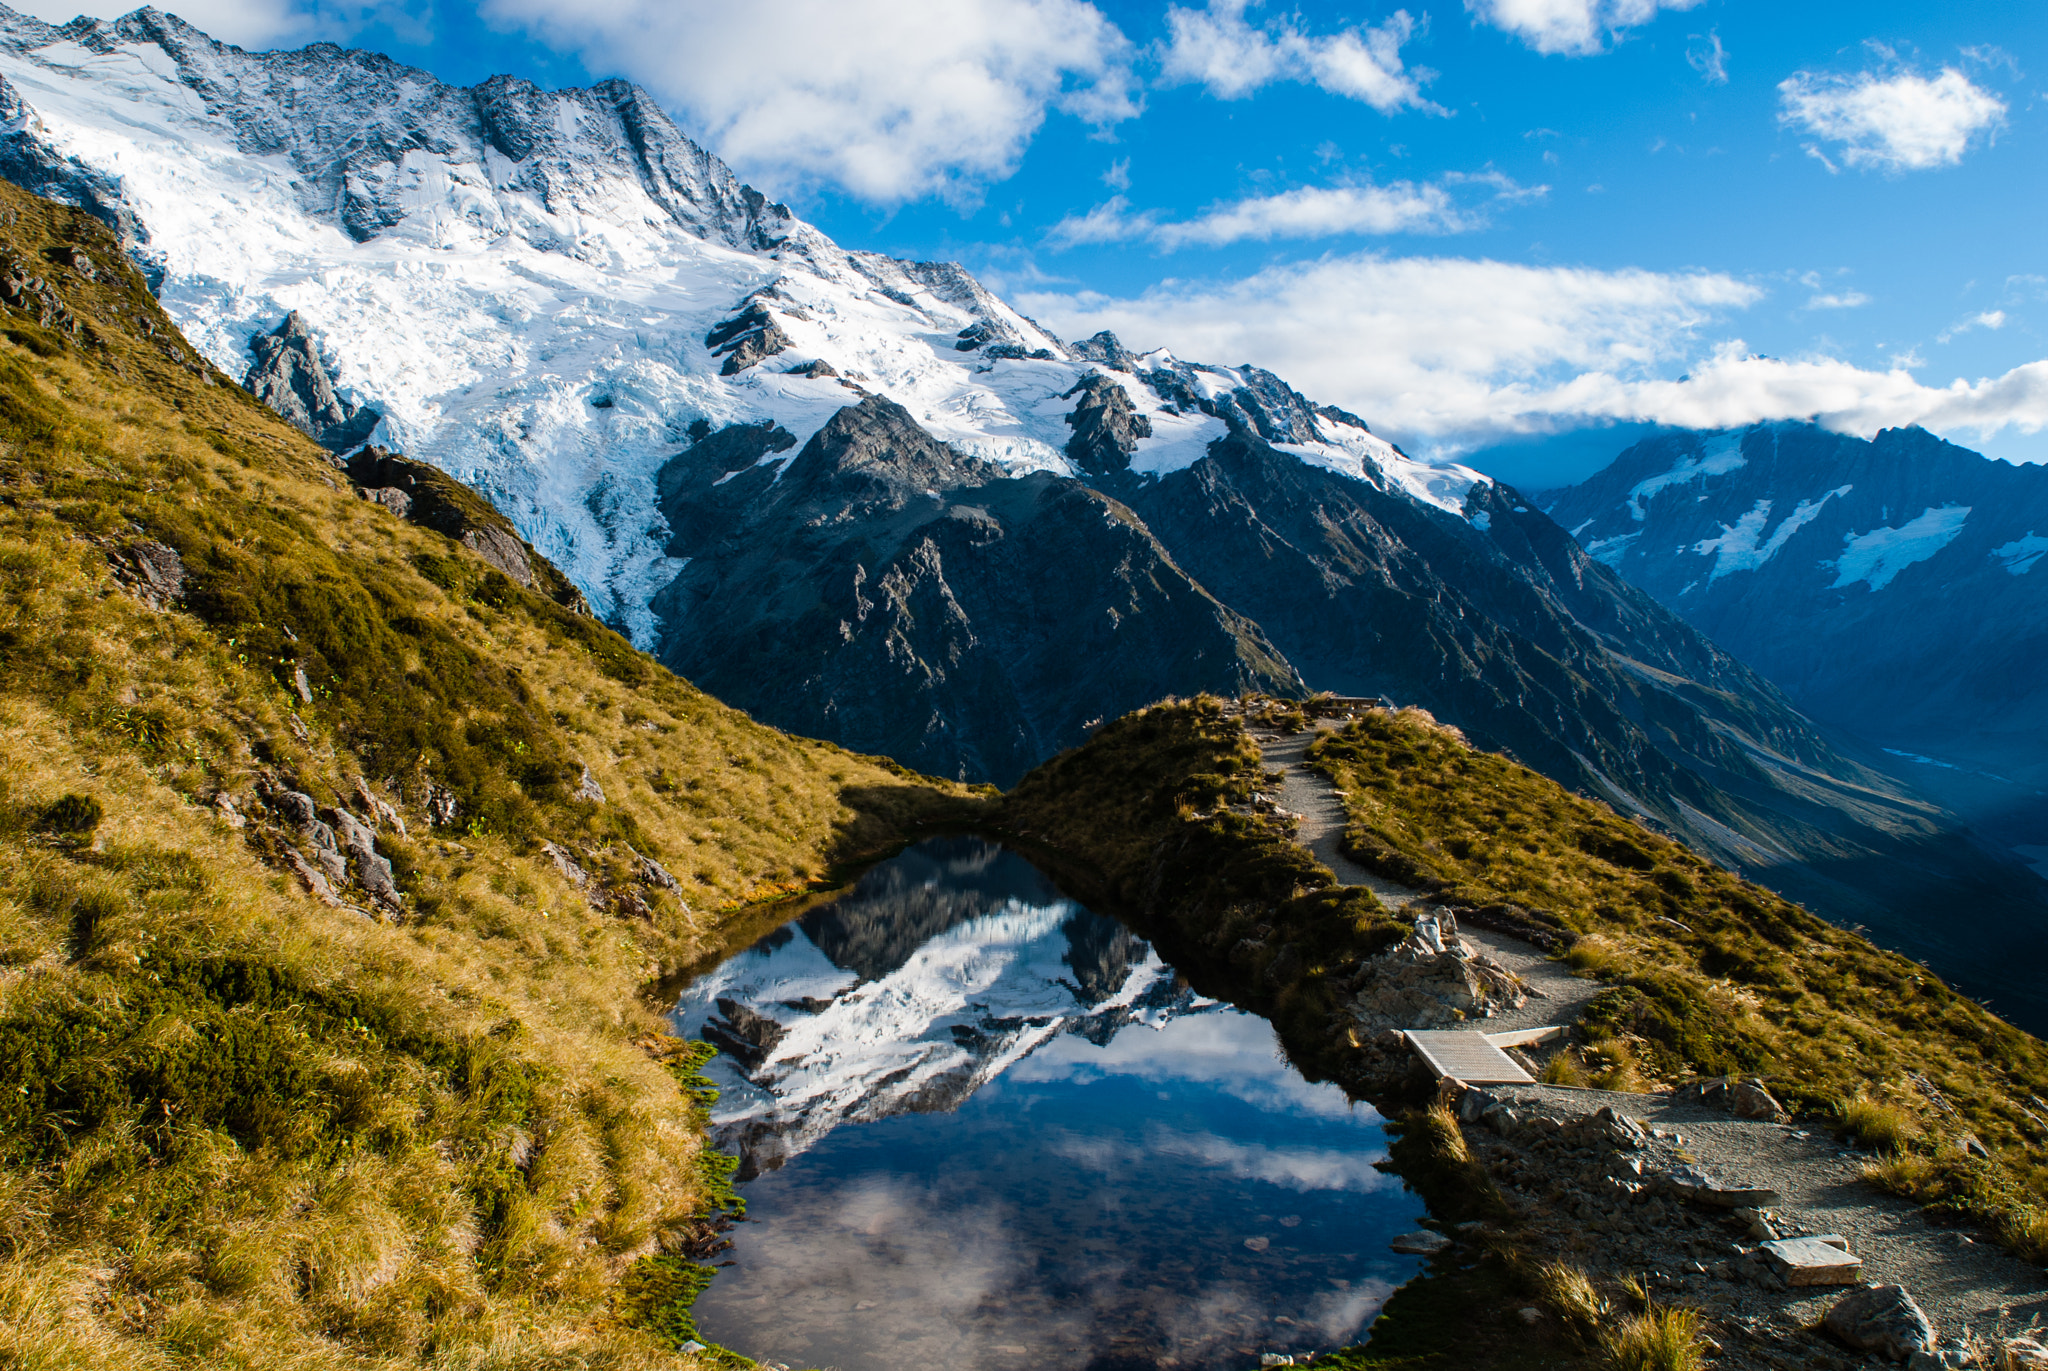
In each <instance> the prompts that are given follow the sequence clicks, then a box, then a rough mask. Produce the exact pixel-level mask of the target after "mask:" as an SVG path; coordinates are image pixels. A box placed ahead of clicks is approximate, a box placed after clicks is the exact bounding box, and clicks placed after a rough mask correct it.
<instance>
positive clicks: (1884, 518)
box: [1544, 424, 2048, 856]
mask: <svg viewBox="0 0 2048 1371" xmlns="http://www.w3.org/2000/svg"><path fill="white" fill-rule="evenodd" d="M1544 499H1545V501H1546V505H1547V508H1548V509H1549V510H1550V512H1551V513H1552V514H1553V515H1554V516H1555V517H1556V518H1557V520H1558V521H1559V522H1560V523H1561V524H1563V525H1565V526H1567V527H1569V528H1570V529H1572V531H1573V532H1574V534H1576V536H1577V537H1578V539H1579V541H1580V542H1582V543H1583V544H1584V545H1585V546H1586V548H1587V550H1588V551H1589V552H1590V553H1591V554H1592V555H1593V556H1594V557H1595V558H1597V559H1599V560H1600V561H1602V562H1604V563H1606V564H1607V565H1609V566H1611V567H1613V568H1614V569H1615V570H1616V571H1617V572H1619V573H1620V574H1621V575H1623V576H1625V577H1626V578H1628V580H1629V581H1630V582H1632V583H1633V584H1635V585H1638V586H1640V587H1642V588H1643V589H1644V590H1645V591H1647V592H1649V593H1650V594H1651V595H1653V596H1655V597H1656V598H1657V599H1658V600H1659V601H1661V602H1662V603H1664V604H1666V605H1668V606H1670V607H1671V608H1672V609H1673V610H1675V611H1676V612H1677V613H1679V614H1680V615H1682V616H1683V617H1684V618H1685V619H1686V620H1687V621H1688V622H1690V623H1691V624H1693V625H1694V626H1695V627H1697V628H1698V629H1700V631H1701V632H1703V633H1705V634H1707V635H1708V636H1710V637H1711V638H1713V639H1714V641H1715V642H1717V643H1719V644H1721V645H1722V646H1723V647H1726V648H1727V649H1728V650H1729V651H1730V652H1732V653H1734V654H1735V655H1737V656H1738V657H1740V658H1742V660H1743V661H1745V662H1747V663H1749V664H1750V665H1752V666H1754V667H1756V668H1757V669H1758V670H1759V671H1761V672H1763V673H1765V674H1766V675H1768V676H1769V677H1770V678H1771V679H1772V680H1773V681H1775V682H1777V683H1778V684H1780V685H1781V686H1783V687H1784V689H1785V692H1786V694H1787V695H1789V696H1790V697H1791V699H1792V700H1793V701H1794V702H1795V703H1796V704H1797V705H1798V706H1799V708H1800V709H1802V710H1804V711H1805V712H1806V713H1808V714H1810V715H1812V716H1813V717H1814V718H1816V719H1819V720H1822V721H1823V722H1825V723H1828V724H1833V725H1836V726H1839V727H1841V728H1845V729H1848V730H1850V731H1852V732H1854V733H1856V734H1858V735H1860V736H1862V737H1863V738H1866V739H1869V740H1870V741H1872V742H1874V743H1876V744H1878V745H1879V746H1880V747H1882V748H1885V749H1889V750H1890V752H1889V761H1888V765H1889V766H1890V767H1891V768H1893V769H1896V770H1900V771H1903V772H1906V773H1909V774H1910V775H1911V776H1912V779H1913V781H1914V782H1915V784H1918V785H1921V786H1924V787H1927V788H1929V789H1931V790H1934V791H1935V792H1937V793H1939V794H1940V795H1941V796H1942V798H1943V799H1944V800H1945V801H1946V802H1948V803H1951V804H1954V805H1956V806H1957V807H1959V808H1962V809H1963V810H1964V811H1965V812H1966V813H1968V814H1969V815H1970V816H1971V817H1972V818H1973V819H1976V820H1977V821H1979V822H1980V823H1982V824H1983V825H1984V826H1985V827H1986V828H1987V829H1989V830H1990V831H1992V832H1994V833H1996V834H1997V835H1998V836H1999V837H2001V838H2003V839H2004V840H2005V841H2008V842H2011V843H2015V844H2020V845H2028V844H2048V803H2044V802H2043V801H2042V799H2041V796H2040V793H2039V792H2041V791H2043V790H2048V579H2044V578H2048V569H2043V568H2042V567H2041V565H2040V564H2041V563H2042V562H2043V560H2044V558H2048V467H2041V466H2014V465H2011V464H2009V463H2006V462H1998V461H1992V460H1989V459H1987V458H1984V457H1981V456H1979V455H1978V454H1976V453H1974V452H1970V451H1968V450H1967V449H1964V448H1960V447H1956V446H1955V445H1953V444H1950V443H1945V442H1942V441H1941V440H1939V439H1937V438H1935V437H1934V436H1933V435H1931V434H1929V433H1927V432H1925V431H1924V430H1921V429H1917V428H1909V429H1887V430H1885V431H1883V432H1881V433H1879V434H1878V435H1877V437H1876V438H1875V439H1874V440H1872V441H1868V442H1866V441H1864V440H1863V439H1860V438H1855V437H1851V436H1847V435H1843V434H1836V433H1829V432H1826V431H1825V430H1823V429H1820V428H1817V427H1815V426H1813V425H1810V424H1768V425H1758V426H1756V427H1754V428H1751V429H1748V430H1746V431H1741V432H1728V433H1678V434H1666V435H1660V436H1659V437H1656V438H1653V439H1650V440H1648V441H1646V442H1643V443H1639V444H1637V445H1636V446H1634V447H1632V448H1630V449H1629V450H1628V451H1626V452H1624V453H1623V454H1622V455H1621V456H1620V457H1619V458H1617V459H1616V460H1615V462H1614V464H1613V465H1612V466H1610V467H1609V468H1607V469H1606V470H1605V471H1602V472H1600V473H1599V474H1597V475H1595V476H1593V477H1592V478H1590V479H1589V480H1586V481H1584V482H1582V483H1581V484H1579V485H1577V486H1573V487H1571V488H1569V489H1567V490H1562V491H1553V492H1550V493H1549V494H1547V495H1546V496H1545V497H1544ZM1901 754H1908V755H1904V756H1902V755H1901ZM1918 759H1928V760H1918ZM2042 855H2044V856H2048V851H2044V852H2043V854H2042Z"/></svg>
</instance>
